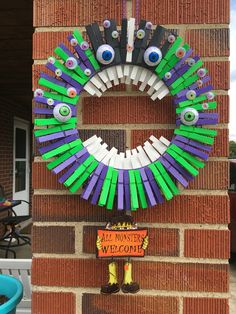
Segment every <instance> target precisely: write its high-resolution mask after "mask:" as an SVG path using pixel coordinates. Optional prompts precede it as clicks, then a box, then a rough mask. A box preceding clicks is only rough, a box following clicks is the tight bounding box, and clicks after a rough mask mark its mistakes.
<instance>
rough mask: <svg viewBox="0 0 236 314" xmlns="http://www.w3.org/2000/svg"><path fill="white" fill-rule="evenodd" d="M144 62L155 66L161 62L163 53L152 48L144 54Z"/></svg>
mask: <svg viewBox="0 0 236 314" xmlns="http://www.w3.org/2000/svg"><path fill="white" fill-rule="evenodd" d="M143 57H144V62H145V63H146V64H147V65H150V66H155V65H157V64H158V63H160V62H161V59H162V53H161V50H160V49H159V48H157V47H154V46H151V47H149V48H148V49H147V50H146V51H145V52H144V56H143Z"/></svg>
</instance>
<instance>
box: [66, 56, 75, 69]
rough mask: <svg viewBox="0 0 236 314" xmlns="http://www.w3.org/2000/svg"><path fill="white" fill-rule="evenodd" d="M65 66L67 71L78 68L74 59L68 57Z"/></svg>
mask: <svg viewBox="0 0 236 314" xmlns="http://www.w3.org/2000/svg"><path fill="white" fill-rule="evenodd" d="M65 65H66V67H67V68H68V69H70V70H73V69H75V68H76V67H77V66H78V62H77V60H76V59H75V58H73V57H70V58H68V59H67V60H66V63H65Z"/></svg>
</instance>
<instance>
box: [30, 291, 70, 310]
mask: <svg viewBox="0 0 236 314" xmlns="http://www.w3.org/2000/svg"><path fill="white" fill-rule="evenodd" d="M32 313H34V314H65V313H66V314H75V313H76V296H75V294H73V293H71V292H36V291H34V292H33V294H32Z"/></svg>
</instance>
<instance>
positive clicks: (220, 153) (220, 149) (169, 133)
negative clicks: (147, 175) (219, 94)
mask: <svg viewBox="0 0 236 314" xmlns="http://www.w3.org/2000/svg"><path fill="white" fill-rule="evenodd" d="M217 132H218V134H217V136H216V138H215V144H214V145H213V150H212V152H211V153H210V157H228V155H229V141H228V136H229V132H228V129H218V130H217ZM151 135H154V136H155V137H157V138H160V136H164V137H165V138H167V139H168V140H171V139H172V137H173V136H174V130H168V129H156V130H132V131H131V148H134V147H137V146H138V145H143V143H144V142H145V141H146V140H148V139H149V137H150V136H151Z"/></svg>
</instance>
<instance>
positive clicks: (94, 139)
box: [83, 135, 98, 147]
mask: <svg viewBox="0 0 236 314" xmlns="http://www.w3.org/2000/svg"><path fill="white" fill-rule="evenodd" d="M97 138H98V137H97V135H93V136H92V137H90V138H88V139H87V140H86V141H84V142H83V146H84V147H87V146H88V145H91V144H92V143H94V142H95V141H96V140H97Z"/></svg>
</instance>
